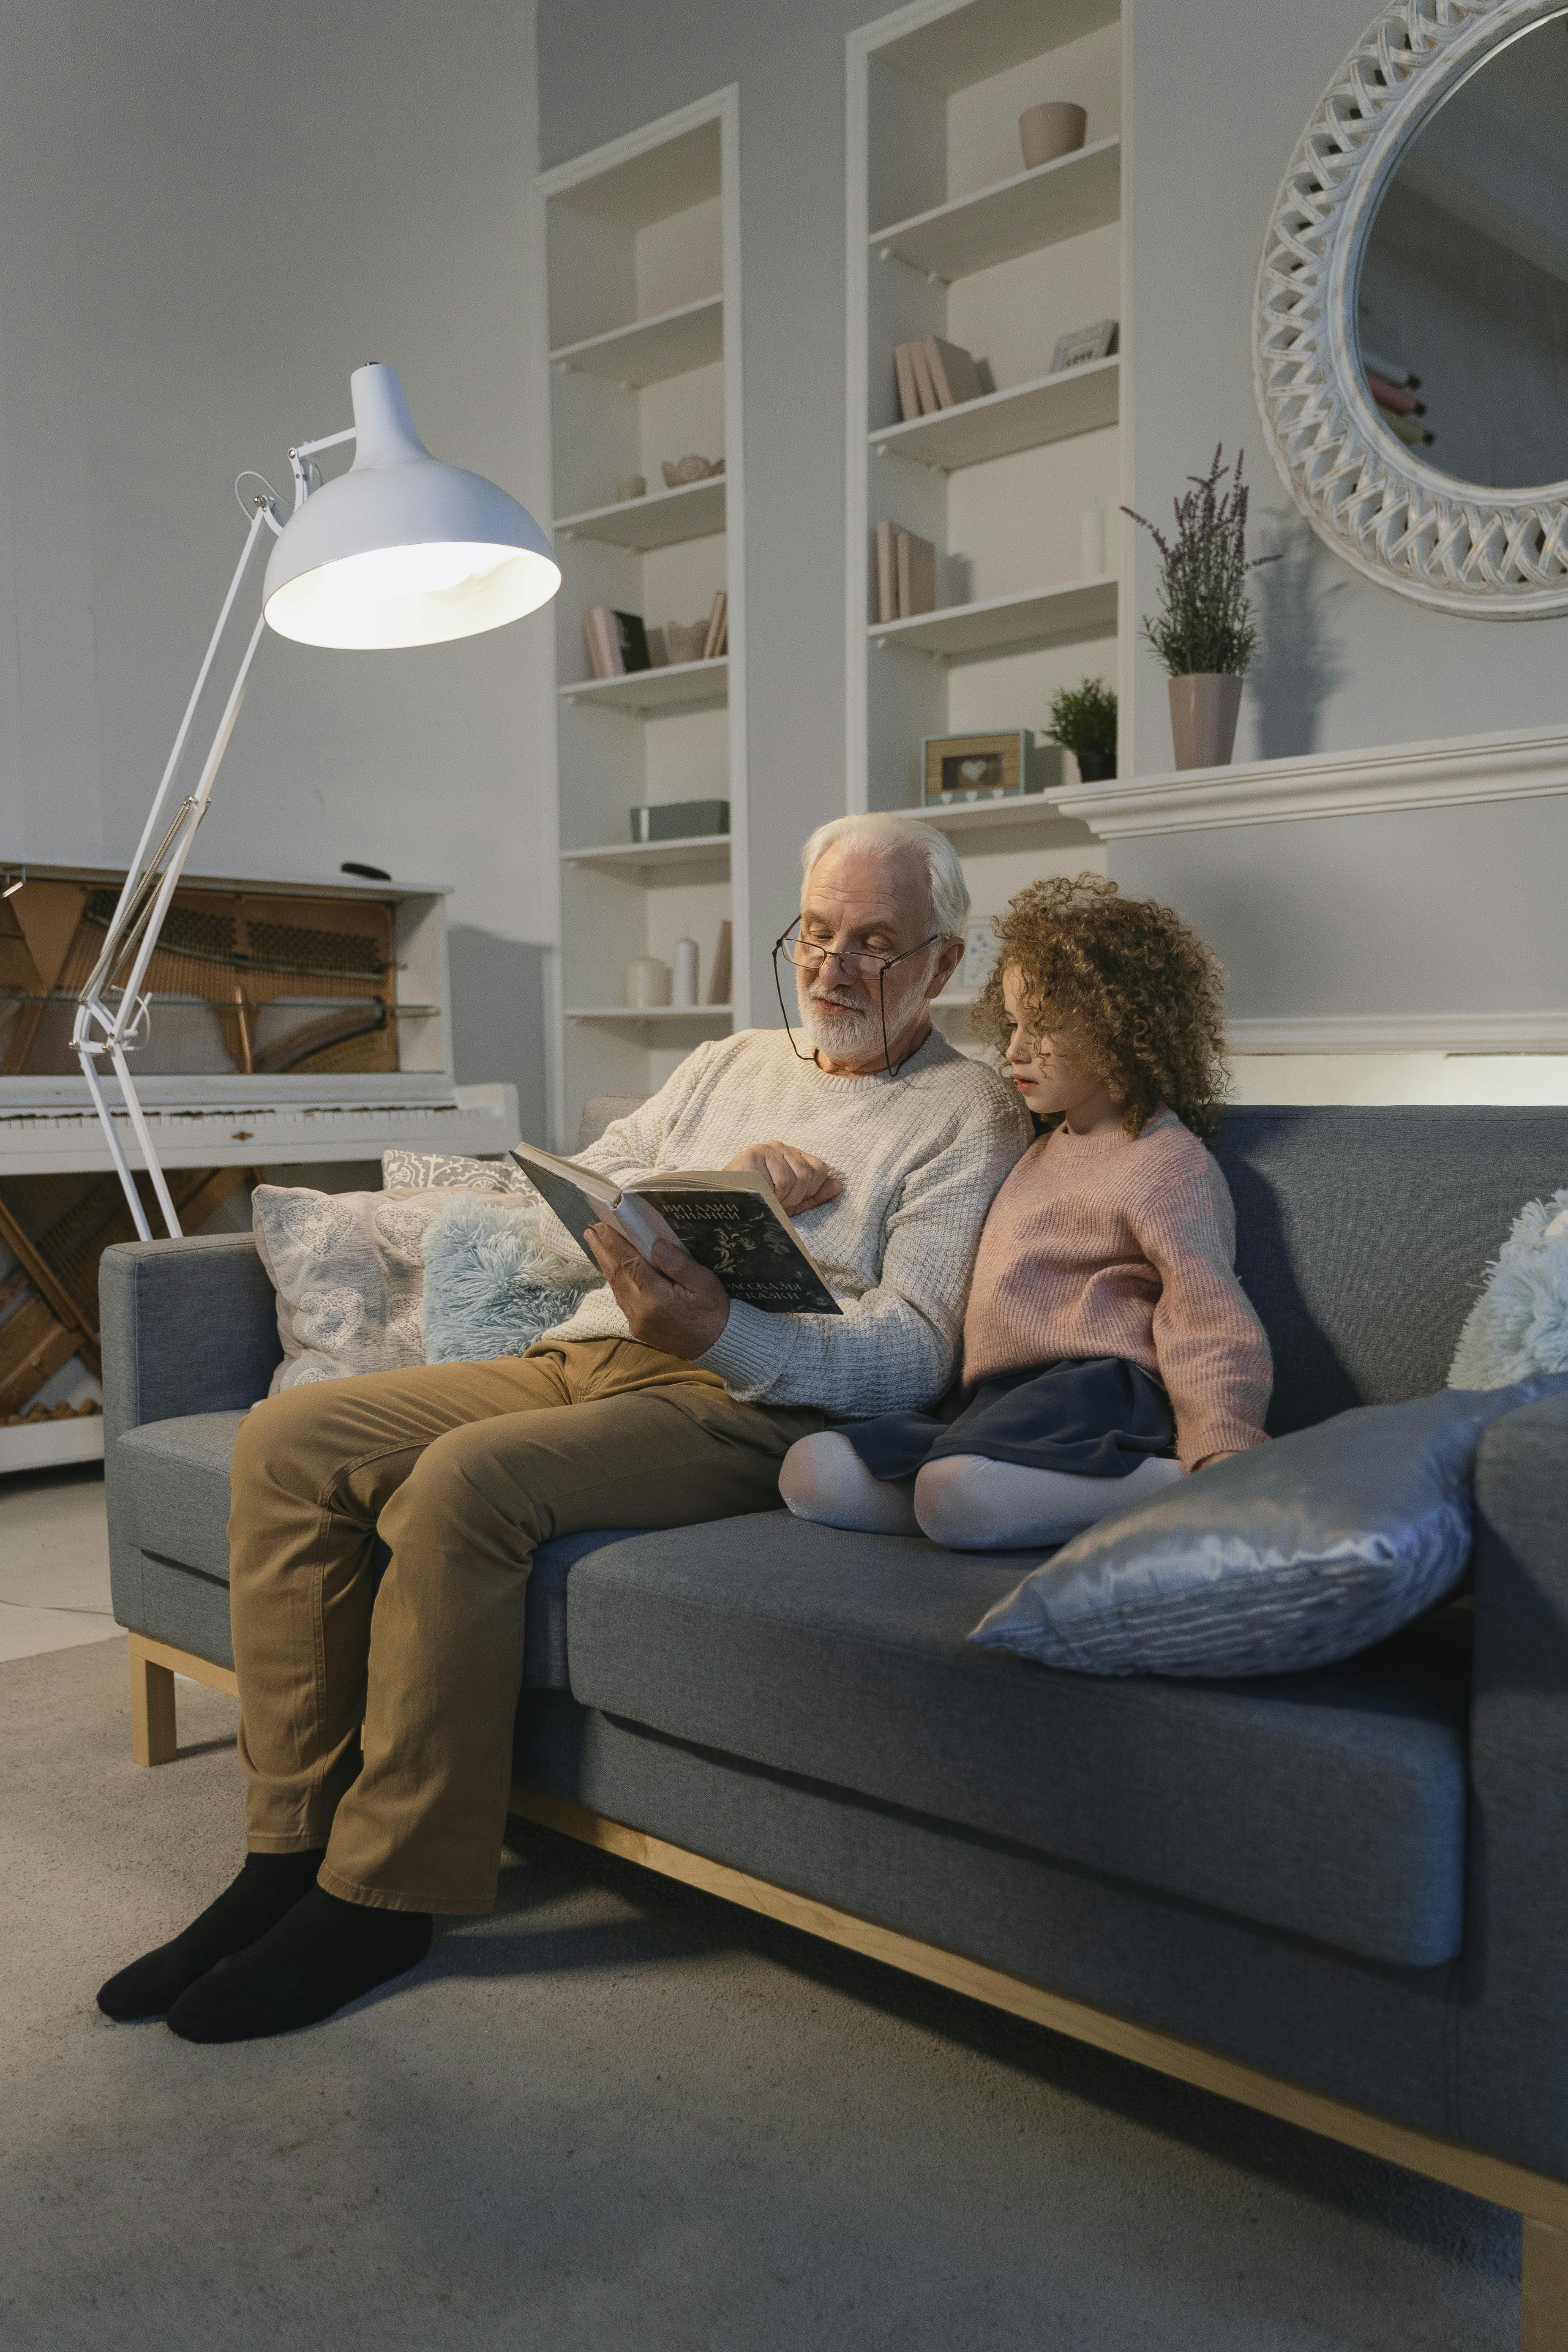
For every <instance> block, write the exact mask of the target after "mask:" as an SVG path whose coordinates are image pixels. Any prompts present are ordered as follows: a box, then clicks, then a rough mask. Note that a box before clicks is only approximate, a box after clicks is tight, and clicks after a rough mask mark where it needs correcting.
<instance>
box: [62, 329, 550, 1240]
mask: <svg viewBox="0 0 1568 2352" xmlns="http://www.w3.org/2000/svg"><path fill="white" fill-rule="evenodd" d="M349 389H350V392H351V394H352V396H353V415H354V421H353V425H351V426H349V428H348V429H347V431H345V432H342V433H332V434H329V435H328V436H327V437H326V439H325V440H322V441H302V442H301V443H300V446H299V447H298V448H295V449H290V450H289V464H290V466H291V467H293V471H294V511H293V513H292V514H291V515H290V516H289V519H288V520H287V521H285V520H283V518H282V516H281V515H280V513H279V508H278V500H277V497H276V494H275V493H274V491H273V490H272V488H271V487H270V485H269V484H266V483H264V484H263V488H262V489H261V491H259V492H258V494H257V496H256V497H255V499H254V500H253V501H252V503H253V506H254V509H255V510H254V512H253V514H252V516H251V521H250V530H249V532H248V534H247V539H246V542H245V546H244V548H243V549H242V551H241V552H240V558H239V562H238V563H237V565H236V566H235V573H234V578H233V579H232V580H231V581H230V583H229V587H228V593H227V595H226V597H225V598H224V601H223V609H222V611H221V612H220V613H219V614H218V618H217V626H216V628H215V629H214V631H213V635H212V643H211V644H210V645H209V646H208V647H207V650H206V658H205V661H204V662H203V663H202V666H201V669H200V671H199V672H198V674H197V677H196V683H195V689H194V691H193V693H192V695H191V698H190V701H189V703H188V704H187V706H186V709H185V715H184V719H182V720H181V722H180V730H179V733H178V734H177V735H176V736H175V738H174V750H173V751H172V752H171V753H170V755H169V764H168V766H167V767H166V768H165V769H164V771H163V782H162V783H161V784H160V785H159V787H158V790H157V792H156V793H155V794H154V796H153V805H152V807H151V809H150V810H149V811H148V814H147V822H146V824H145V825H144V826H143V827H142V838H141V841H140V842H139V843H138V845H137V849H136V855H135V856H134V858H133V859H132V865H131V871H130V872H129V873H128V874H127V876H126V877H125V887H124V888H123V889H122V890H121V893H120V899H119V903H118V905H117V906H116V908H115V909H114V913H113V915H112V917H111V918H110V925H109V932H108V936H107V938H106V939H105V940H104V944H103V952H102V954H101V955H100V957H99V959H98V961H97V963H96V964H95V965H94V967H93V971H92V973H91V976H90V978H89V980H88V982H87V983H86V985H85V986H84V987H83V989H82V991H81V992H80V995H79V998H78V1000H77V1014H76V1021H75V1024H74V1026H73V1028H72V1031H71V1045H72V1047H73V1049H74V1051H75V1053H76V1055H77V1057H78V1059H79V1062H80V1064H81V1066H82V1073H83V1075H84V1076H85V1077H86V1079H87V1083H88V1086H89V1089H90V1091H91V1094H92V1099H93V1103H94V1105H95V1106H96V1108H97V1111H98V1116H99V1118H100V1120H101V1121H102V1124H103V1131H104V1133H105V1135H106V1136H107V1137H108V1139H109V1149H110V1153H111V1154H112V1155H113V1160H114V1165H115V1169H116V1171H117V1172H118V1174H119V1177H120V1181H121V1185H122V1187H123V1188H124V1192H125V1198H126V1200H127V1202H129V1203H130V1208H131V1213H132V1217H133V1218H134V1219H135V1222H136V1230H137V1232H138V1233H139V1234H141V1236H142V1240H143V1241H151V1240H152V1238H153V1234H152V1229H151V1227H150V1226H149V1224H148V1223H147V1216H146V1212H145V1210H144V1209H143V1208H142V1198H141V1195H140V1193H139V1192H137V1190H136V1182H135V1178H134V1176H133V1175H132V1169H131V1162H130V1159H129V1157H128V1155H127V1152H126V1150H125V1139H124V1137H123V1135H122V1134H121V1131H120V1129H119V1127H118V1126H117V1124H116V1122H115V1118H114V1114H113V1112H112V1111H111V1110H110V1107H109V1103H108V1100H107V1098H106V1097H105V1095H104V1091H103V1078H102V1072H101V1069H100V1064H101V1062H103V1061H104V1060H107V1061H108V1062H109V1064H110V1067H111V1068H112V1070H113V1072H114V1075H115V1076H116V1078H117V1079H118V1080H119V1082H120V1091H121V1096H122V1097H123V1098H124V1104H125V1111H126V1115H127V1117H128V1118H129V1119H130V1122H131V1126H132V1130H133V1132H134V1134H135V1137H136V1140H137V1143H138V1144H139V1145H140V1147H141V1150H142V1159H143V1160H144V1161H145V1163H146V1168H147V1173H148V1175H149V1176H150V1177H151V1178H152V1180H153V1192H155V1193H156V1194H157V1198H158V1206H159V1208H160V1210H161V1211H162V1213H163V1222H164V1223H165V1225H166V1226H167V1227H168V1230H169V1233H170V1234H171V1235H173V1236H175V1237H177V1236H178V1234H179V1232H180V1221H179V1218H178V1216H177V1215H176V1214H175V1211H174V1202H173V1200H172V1199H171V1198H170V1195H169V1187H168V1185H167V1183H166V1182H165V1181H164V1177H163V1169H162V1167H161V1166H160V1165H159V1161H158V1155H157V1152H156V1150H154V1148H153V1138H152V1134H151V1132H150V1131H149V1129H148V1126H147V1121H146V1118H145V1116H144V1115H143V1112H142V1105H141V1103H140V1101H139V1100H138V1098H137V1094H136V1088H135V1086H134V1084H133V1083H132V1076H131V1072H130V1069H129V1067H128V1066H127V1063H126V1058H125V1057H126V1055H127V1054H130V1053H132V1052H134V1050H135V1048H136V1047H137V1046H138V1045H142V1044H143V1043H144V1042H145V1039H146V1036H147V1030H148V1022H149V1018H150V1014H151V995H150V993H149V992H146V988H145V983H146V978H147V968H148V965H149V963H150V962H151V961H152V956H153V949H154V948H155V947H156V946H157V944H158V934H159V932H160V931H161V930H162V929H163V919H164V917H165V915H166V914H167V913H168V911H169V902H170V900H171V899H172V898H173V897H174V891H175V888H176V887H177V885H178V883H179V879H180V876H181V873H182V872H183V871H184V864H185V860H186V858H187V856H189V854H190V849H191V844H192V842H193V840H194V839H195V831H196V827H197V826H198V825H199V824H200V823H201V821H202V819H203V817H204V816H205V814H206V812H207V806H208V803H209V802H210V800H211V798H212V788H213V783H214V780H215V779H216V775H217V772H218V768H219V766H220V764H221V762H222V760H223V755H224V753H225V751H226V750H227V749H228V739H229V737H230V735H231V734H232V733H233V731H234V722H235V720H236V719H237V717H238V715H239V706H240V701H241V698H242V697H243V695H244V691H245V681H246V678H247V675H248V673H249V669H250V665H251V663H252V662H253V661H254V660H255V658H256V652H257V647H258V646H259V644H260V642H261V633H262V630H263V629H264V628H268V627H270V628H274V629H276V630H277V631H278V633H279V635H280V636H285V637H294V638H297V639H298V640H299V642H300V644H301V645H307V646H346V647H358V648H360V649H361V650H366V651H369V650H381V649H384V648H387V647H391V646H433V645H439V644H442V643H444V642H445V641H446V640H447V639H448V638H451V637H468V636H475V635H478V634H479V631H480V630H482V629H496V628H500V626H501V625H503V624H504V623H505V622H508V621H517V620H521V617H522V615H523V614H525V613H531V612H533V611H535V610H536V609H537V607H538V606H539V605H541V604H546V603H547V602H548V601H549V599H550V598H551V597H552V596H553V595H554V593H555V592H556V590H557V589H558V588H559V587H560V585H561V573H560V572H559V570H558V569H557V566H556V563H555V561H554V558H553V557H552V554H551V551H550V542H549V541H548V540H547V539H546V538H545V536H544V533H543V532H542V530H540V528H539V525H538V524H537V523H536V522H535V521H534V520H533V517H532V516H531V514H529V513H528V512H527V510H526V509H524V508H522V507H521V506H519V504H518V502H517V500H516V499H513V498H509V497H508V495H507V493H506V492H505V491H504V490H500V489H498V488H496V486H495V484H494V483H493V482H487V481H486V480H485V478H484V477H483V476H482V475H481V474H470V473H468V472H466V471H465V470H464V468H463V467H460V466H444V465H442V464H440V463H439V461H438V460H437V458H435V457H432V456H431V455H430V452H429V450H428V449H426V446H425V445H424V443H423V442H422V441H421V440H420V438H419V436H418V435H417V433H416V431H415V429H414V420H413V418H412V417H411V416H410V415H409V413H408V403H407V401H406V400H405V398H404V394H403V386H402V384H401V383H399V381H398V375H397V370H396V369H395V368H393V367H383V366H376V365H372V366H369V367H362V368H356V369H355V370H354V373H353V375H352V376H351V377H350V379H349ZM344 441H353V443H354V444H355V449H354V460H353V465H352V467H350V468H349V470H348V472H347V473H346V474H340V475H339V476H338V477H337V478H336V479H335V480H334V481H331V482H326V483H323V482H322V481H321V475H320V473H319V471H318V470H317V468H316V467H315V465H314V464H313V463H312V460H313V459H314V457H316V456H317V455H318V454H319V453H320V452H321V450H323V449H332V448H335V447H337V446H338V445H339V443H341V442H344ZM239 479H240V481H245V480H247V479H254V480H257V481H260V480H261V479H262V478H261V476H259V475H255V476H248V477H247V475H244V474H242V475H241V476H240V478H239ZM236 488H238V484H237V485H236ZM264 530H269V531H271V532H272V533H273V534H274V541H275V543H274V545H273V548H272V552H271V554H270V556H269V557H268V563H267V572H266V577H265V579H264V581H263V583H262V592H261V612H260V614H258V618H257V622H256V625H255V627H254V628H253V629H252V631H251V633H250V640H249V643H248V644H247V646H246V649H245V655H244V657H243V659H242V660H241V662H240V665H239V669H238V673H237V676H236V677H235V681H234V684H233V686H232V688H230V690H229V694H228V698H227V700H226V703H225V705H224V708H223V714H222V716H221V718H220V719H219V720H218V724H217V731H216V734H215V735H214V737H213V740H212V748H211V749H210V751H208V753H207V756H206V761H205V766H204V767H203V769H202V772H201V778H200V781H199V782H198V783H197V785H196V788H195V792H193V793H188V794H187V795H186V797H185V798H184V801H182V802H181V803H180V806H179V808H178V810H177V811H176V812H175V814H174V818H173V819H172V821H170V822H169V823H168V824H166V825H165V826H164V830H163V835H162V838H161V839H160V838H158V829H159V827H160V825H163V823H164V810H165V808H166V805H167V803H168V799H169V795H170V793H171V792H172V791H173V789H174V778H175V776H176V774H177V773H178V772H179V768H180V763H181V761H182V760H183V758H184V751H185V743H186V739H187V737H188V736H189V734H190V731H191V726H192V722H193V720H194V719H195V714H196V705H197V703H198V702H199V701H200V699H201V697H202V694H203V692H204V690H205V687H206V683H207V678H208V676H209V675H210V673H211V670H212V666H213V663H214V660H215V659H216V655H217V649H218V646H219V645H220V644H221V643H222V640H223V636H224V633H225V631H226V628H227V627H228V624H229V618H230V615H231V614H232V613H233V611H234V607H235V603H236V600H237V597H238V594H239V591H240V586H241V583H243V581H244V579H245V575H246V572H247V570H248V568H249V565H250V562H251V558H252V556H253V555H254V554H255V552H256V549H257V545H258V542H259V541H260V539H261V536H262V533H263V531H264ZM154 841H156V847H154V846H153V843H154Z"/></svg>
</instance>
